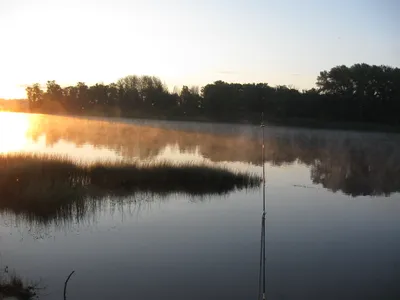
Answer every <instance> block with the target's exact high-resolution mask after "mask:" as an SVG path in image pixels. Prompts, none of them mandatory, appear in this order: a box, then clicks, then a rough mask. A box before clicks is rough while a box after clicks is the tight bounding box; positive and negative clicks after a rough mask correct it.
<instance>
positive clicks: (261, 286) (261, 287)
mask: <svg viewBox="0 0 400 300" xmlns="http://www.w3.org/2000/svg"><path fill="white" fill-rule="evenodd" d="M264 128H265V125H264V113H262V115H261V129H262V154H261V161H262V185H263V211H262V217H261V238H260V265H259V274H258V300H266V297H267V296H266V278H265V269H266V268H265V262H266V257H265V219H266V206H265V140H264V139H265V136H264Z"/></svg>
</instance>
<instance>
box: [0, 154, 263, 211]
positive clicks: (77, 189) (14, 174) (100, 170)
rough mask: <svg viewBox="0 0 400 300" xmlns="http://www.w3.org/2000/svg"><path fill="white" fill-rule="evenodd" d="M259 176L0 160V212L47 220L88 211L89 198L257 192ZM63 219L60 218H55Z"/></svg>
mask: <svg viewBox="0 0 400 300" xmlns="http://www.w3.org/2000/svg"><path fill="white" fill-rule="evenodd" d="M260 181H261V180H260V178H259V177H258V176H256V175H252V174H247V173H240V172H233V171H230V170H228V169H225V168H222V167H213V166H209V165H206V164H204V165H195V164H191V163H185V164H174V163H169V162H157V163H156V162H144V163H143V162H140V161H136V162H129V163H128V162H124V161H118V162H99V163H95V164H90V165H89V164H83V163H75V162H73V161H71V160H69V159H68V158H66V157H58V156H46V155H32V154H8V155H0V210H3V211H12V212H14V213H26V214H29V213H32V212H34V214H35V215H36V216H43V217H45V218H46V217H48V216H52V215H54V214H59V213H61V214H67V215H70V214H71V211H74V212H75V213H78V214H79V213H81V212H83V210H85V207H87V205H86V204H85V203H86V201H88V198H91V199H96V198H102V197H105V196H121V197H124V196H129V195H134V194H135V193H138V192H146V193H155V194H161V195H166V194H170V193H186V194H189V195H194V196H204V195H212V194H226V193H228V192H230V191H233V190H235V189H243V188H252V187H257V186H258V185H259V184H260ZM57 217H62V216H57Z"/></svg>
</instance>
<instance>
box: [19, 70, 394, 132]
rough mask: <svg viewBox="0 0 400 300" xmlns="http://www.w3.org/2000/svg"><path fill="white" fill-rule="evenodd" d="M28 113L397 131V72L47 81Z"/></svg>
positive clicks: (32, 89) (33, 89)
mask: <svg viewBox="0 0 400 300" xmlns="http://www.w3.org/2000/svg"><path fill="white" fill-rule="evenodd" d="M26 91H27V97H28V101H29V107H30V110H31V111H33V112H46V113H71V114H93V113H100V114H104V115H111V116H113V115H118V116H126V117H130V116H135V117H140V116H145V117H163V118H168V117H170V118H188V119H190V118H193V119H209V120H221V121H253V122H259V121H260V113H261V112H264V115H265V117H266V119H267V120H268V119H270V120H296V119H305V120H315V121H324V122H326V121H340V122H341V121H345V122H371V123H381V124H390V125H399V124H400V118H399V113H400V69H399V68H392V67H388V66H375V65H373V66H370V65H367V64H355V65H353V66H351V67H346V66H337V67H334V68H332V69H331V70H329V71H323V72H321V73H320V74H319V76H318V77H317V81H316V88H313V89H310V90H303V91H300V90H297V89H295V88H292V87H288V86H276V87H272V86H269V85H268V84H267V83H258V84H239V83H227V82H223V81H216V82H214V83H212V84H208V85H206V86H204V87H202V88H201V89H200V88H198V87H190V88H189V87H188V86H183V87H182V88H181V89H180V90H179V91H178V90H177V89H174V91H173V92H169V91H168V88H167V87H166V86H165V85H164V84H163V83H162V81H161V80H160V79H159V78H157V77H151V76H135V75H132V76H127V77H124V78H122V79H120V80H118V81H117V82H116V83H111V84H103V83H97V84H95V85H92V86H88V85H86V84H85V83H83V82H79V83H78V84H77V85H75V86H68V87H61V86H60V85H59V84H57V83H56V82H55V81H48V82H47V84H46V88H45V89H42V88H41V86H40V85H39V84H34V85H32V86H29V87H27V88H26Z"/></svg>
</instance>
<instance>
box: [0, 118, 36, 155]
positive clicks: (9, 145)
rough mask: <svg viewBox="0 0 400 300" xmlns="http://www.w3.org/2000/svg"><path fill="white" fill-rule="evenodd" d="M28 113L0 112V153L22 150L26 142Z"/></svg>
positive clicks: (28, 121) (28, 125)
mask: <svg viewBox="0 0 400 300" xmlns="http://www.w3.org/2000/svg"><path fill="white" fill-rule="evenodd" d="M30 123H31V121H30V118H29V115H26V114H19V113H9V112H0V154H7V153H11V152H19V151H23V150H24V149H25V147H26V146H27V144H28V137H27V133H28V130H29V127H30V125H31V124H30Z"/></svg>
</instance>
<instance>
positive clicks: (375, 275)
mask: <svg viewBox="0 0 400 300" xmlns="http://www.w3.org/2000/svg"><path fill="white" fill-rule="evenodd" d="M265 136H266V139H265V155H266V172H267V190H266V195H267V229H266V247H267V270H266V272H267V296H268V299H400V285H399V284H398V282H399V279H400V217H399V216H400V194H399V191H400V135H393V134H378V133H357V132H350V131H348V132H345V131H325V130H308V129H293V128H284V127H267V128H266V129H265ZM260 141H261V131H260V129H259V128H257V127H254V126H244V125H223V124H198V123H185V122H165V121H163V122H157V121H130V120H122V119H109V120H101V119H95V118H91V119H83V118H67V117H56V116H41V115H25V114H11V113H0V153H2V154H7V153H13V152H28V153H30V152H34V153H42V154H43V153H46V154H54V153H55V154H58V155H63V156H68V157H70V158H72V159H74V160H77V161H80V162H86V163H90V162H94V161H98V160H107V161H113V160H121V159H124V160H137V159H139V160H151V161H153V160H160V161H162V160H172V161H175V162H185V161H191V162H194V163H204V162H206V163H210V164H216V165H223V166H226V167H228V168H231V169H234V170H241V171H246V172H256V173H261V150H260V149H261V147H260ZM199 184H201V182H199ZM261 199H262V190H261V189H256V190H247V191H246V190H243V191H236V192H233V193H230V194H227V195H224V196H218V197H217V196H212V197H211V196H210V197H201V198H200V197H193V196H189V195H185V194H176V195H175V194H174V195H168V196H154V195H146V194H140V195H135V196H132V197H130V198H126V199H119V201H115V199H103V200H102V201H95V202H93V203H92V204H91V205H90V209H88V211H87V212H85V214H84V215H82V214H78V213H76V214H74V212H71V213H70V214H68V215H66V216H65V217H60V218H57V219H54V220H49V221H47V222H44V221H42V220H40V219H36V218H35V217H27V216H26V215H24V214H22V213H17V212H13V211H9V210H3V211H1V212H0V255H1V256H0V267H2V268H4V266H6V265H7V266H9V268H10V269H13V270H15V271H16V272H17V273H18V274H20V275H22V276H23V277H25V278H27V279H29V280H33V281H36V280H39V279H41V280H42V283H43V285H45V286H47V289H46V290H45V291H44V292H43V295H42V299H49V300H52V299H61V298H62V292H63V286H64V281H65V279H66V277H67V275H68V274H69V273H70V272H71V271H72V270H75V271H76V273H75V275H74V276H73V277H72V279H71V280H70V282H69V285H68V299H70V300H71V299H176V300H180V299H256V298H257V291H258V259H259V243H260V241H259V236H260V230H261V229H260V221H261V209H262V202H261ZM0 201H1V199H0Z"/></svg>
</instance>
